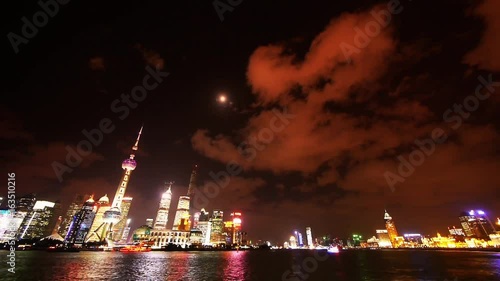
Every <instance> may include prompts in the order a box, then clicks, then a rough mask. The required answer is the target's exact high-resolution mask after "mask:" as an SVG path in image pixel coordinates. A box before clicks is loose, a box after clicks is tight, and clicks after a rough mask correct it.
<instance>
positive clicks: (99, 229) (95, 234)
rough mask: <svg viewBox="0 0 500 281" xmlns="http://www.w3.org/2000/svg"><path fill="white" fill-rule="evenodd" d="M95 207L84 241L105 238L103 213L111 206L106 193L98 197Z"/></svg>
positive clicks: (97, 240) (96, 240) (95, 240)
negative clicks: (92, 219)
mask: <svg viewBox="0 0 500 281" xmlns="http://www.w3.org/2000/svg"><path fill="white" fill-rule="evenodd" d="M95 207H96V210H95V216H94V221H93V222H92V226H91V227H90V230H89V232H88V234H87V237H86V238H85V242H99V241H103V240H104V238H105V234H106V233H105V231H106V229H105V225H104V213H105V212H106V211H108V210H109V209H110V208H111V206H110V204H109V198H108V195H107V194H105V195H104V196H103V197H101V198H99V200H98V201H97V204H96V205H95Z"/></svg>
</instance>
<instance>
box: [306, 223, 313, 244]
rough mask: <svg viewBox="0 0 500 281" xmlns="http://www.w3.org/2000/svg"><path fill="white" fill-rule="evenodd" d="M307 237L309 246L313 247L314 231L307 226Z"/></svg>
mask: <svg viewBox="0 0 500 281" xmlns="http://www.w3.org/2000/svg"><path fill="white" fill-rule="evenodd" d="M306 237H307V246H309V247H312V246H314V245H313V238H312V231H311V228H310V227H306Z"/></svg>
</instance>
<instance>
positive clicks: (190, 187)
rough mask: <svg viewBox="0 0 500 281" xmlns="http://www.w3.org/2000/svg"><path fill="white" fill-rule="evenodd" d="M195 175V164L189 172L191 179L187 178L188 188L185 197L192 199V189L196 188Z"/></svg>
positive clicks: (196, 168)
mask: <svg viewBox="0 0 500 281" xmlns="http://www.w3.org/2000/svg"><path fill="white" fill-rule="evenodd" d="M197 175H198V165H197V164H195V165H194V166H193V171H192V172H191V177H190V178H189V187H188V193H187V196H190V197H192V196H193V195H194V189H195V188H196V179H197ZM191 199H192V198H191Z"/></svg>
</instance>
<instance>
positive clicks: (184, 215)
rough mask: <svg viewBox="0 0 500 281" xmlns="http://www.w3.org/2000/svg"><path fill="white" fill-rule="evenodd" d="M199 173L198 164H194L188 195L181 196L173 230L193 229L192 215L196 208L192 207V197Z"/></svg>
mask: <svg viewBox="0 0 500 281" xmlns="http://www.w3.org/2000/svg"><path fill="white" fill-rule="evenodd" d="M197 174H198V165H194V167H193V171H192V172H191V177H190V178H189V187H188V192H187V196H185V195H183V196H180V197H179V202H178V204H177V211H176V212H175V218H174V225H173V227H172V229H173V230H182V231H189V230H190V229H191V221H190V219H191V217H192V214H191V213H194V210H191V208H190V201H191V198H193V197H194V190H195V188H196V177H197Z"/></svg>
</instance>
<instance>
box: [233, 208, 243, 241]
mask: <svg viewBox="0 0 500 281" xmlns="http://www.w3.org/2000/svg"><path fill="white" fill-rule="evenodd" d="M231 219H232V220H231V221H232V223H233V233H232V236H233V237H232V243H233V244H238V245H240V244H242V241H241V240H242V232H241V224H242V220H241V212H234V213H231Z"/></svg>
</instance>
